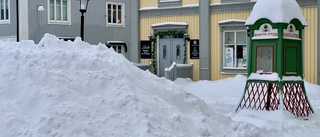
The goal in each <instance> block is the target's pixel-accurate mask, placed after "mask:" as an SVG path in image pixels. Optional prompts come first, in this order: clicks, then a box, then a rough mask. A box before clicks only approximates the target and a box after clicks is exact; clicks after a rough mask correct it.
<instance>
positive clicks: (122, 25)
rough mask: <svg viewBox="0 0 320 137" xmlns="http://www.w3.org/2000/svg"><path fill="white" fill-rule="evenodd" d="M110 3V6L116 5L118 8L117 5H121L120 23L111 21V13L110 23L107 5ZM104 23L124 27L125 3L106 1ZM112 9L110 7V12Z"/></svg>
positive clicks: (108, 25)
mask: <svg viewBox="0 0 320 137" xmlns="http://www.w3.org/2000/svg"><path fill="white" fill-rule="evenodd" d="M109 4H110V5H111V8H112V7H113V5H117V6H116V7H117V8H118V6H121V23H112V22H113V20H112V19H113V14H111V23H109V15H108V12H109V9H108V5H109ZM106 9H107V10H106V25H107V27H125V4H124V3H115V2H106ZM113 10H114V9H111V13H112V12H113ZM118 13H119V12H118V10H117V9H116V14H117V15H118Z"/></svg>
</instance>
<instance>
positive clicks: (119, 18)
mask: <svg viewBox="0 0 320 137" xmlns="http://www.w3.org/2000/svg"><path fill="white" fill-rule="evenodd" d="M121 22H122V21H121V6H120V5H118V23H119V24H121Z"/></svg>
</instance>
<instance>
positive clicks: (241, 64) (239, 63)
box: [223, 31, 247, 69]
mask: <svg viewBox="0 0 320 137" xmlns="http://www.w3.org/2000/svg"><path fill="white" fill-rule="evenodd" d="M246 36H247V33H246V31H225V32H224V41H223V43H224V44H223V51H224V52H223V59H224V61H223V68H224V69H246V67H247V37H246Z"/></svg>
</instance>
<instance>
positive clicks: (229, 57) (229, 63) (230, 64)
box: [226, 48, 233, 67]
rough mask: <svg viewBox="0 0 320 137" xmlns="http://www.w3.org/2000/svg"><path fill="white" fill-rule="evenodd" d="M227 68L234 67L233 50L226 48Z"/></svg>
mask: <svg viewBox="0 0 320 137" xmlns="http://www.w3.org/2000/svg"><path fill="white" fill-rule="evenodd" d="M226 67H233V48H226Z"/></svg>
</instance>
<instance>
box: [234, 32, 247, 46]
mask: <svg viewBox="0 0 320 137" xmlns="http://www.w3.org/2000/svg"><path fill="white" fill-rule="evenodd" d="M236 37H237V44H247V34H246V32H237V36H236Z"/></svg>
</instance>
